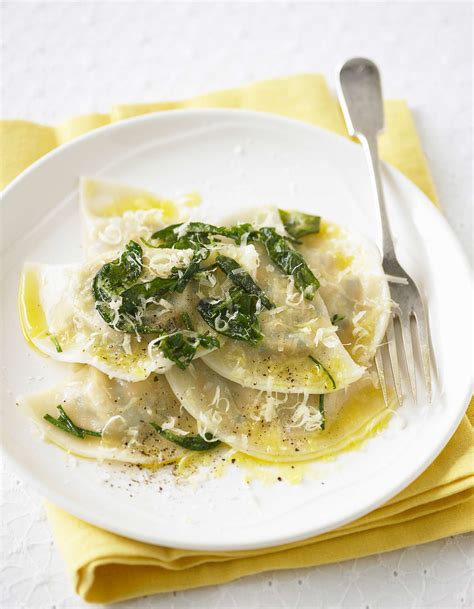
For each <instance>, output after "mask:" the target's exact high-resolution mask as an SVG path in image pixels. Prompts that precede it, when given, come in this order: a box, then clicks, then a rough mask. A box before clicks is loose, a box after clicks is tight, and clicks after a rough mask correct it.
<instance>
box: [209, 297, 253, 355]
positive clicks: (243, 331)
mask: <svg viewBox="0 0 474 609" xmlns="http://www.w3.org/2000/svg"><path fill="white" fill-rule="evenodd" d="M258 300H259V299H258V297H257V296H255V294H248V293H247V292H244V290H242V289H240V288H231V289H230V290H229V293H228V294H227V295H226V297H225V298H222V299H221V300H213V299H208V300H201V301H200V302H199V304H198V306H197V309H198V311H199V313H200V314H201V316H202V318H203V319H204V321H205V322H206V323H207V324H208V325H209V326H210V327H211V328H212V329H213V330H215V331H216V332H219V333H220V334H224V335H225V336H229V337H230V338H234V339H235V340H243V341H246V342H248V343H250V344H251V345H257V344H258V343H259V342H260V341H261V340H262V339H263V334H262V333H261V331H260V324H259V323H258V318H257V307H258Z"/></svg>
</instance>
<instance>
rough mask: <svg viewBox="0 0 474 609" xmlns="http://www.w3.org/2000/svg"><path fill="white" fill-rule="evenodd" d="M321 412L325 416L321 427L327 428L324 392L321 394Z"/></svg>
mask: <svg viewBox="0 0 474 609" xmlns="http://www.w3.org/2000/svg"><path fill="white" fill-rule="evenodd" d="M319 412H320V413H321V416H322V417H323V418H322V420H321V429H325V427H326V412H325V410H324V393H320V394H319Z"/></svg>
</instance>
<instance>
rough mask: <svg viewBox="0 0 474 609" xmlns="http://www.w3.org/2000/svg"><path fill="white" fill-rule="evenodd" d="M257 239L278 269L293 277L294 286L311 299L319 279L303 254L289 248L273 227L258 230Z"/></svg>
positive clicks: (317, 286)
mask: <svg viewBox="0 0 474 609" xmlns="http://www.w3.org/2000/svg"><path fill="white" fill-rule="evenodd" d="M258 240H259V241H261V242H262V243H263V245H264V246H265V249H266V250H267V253H268V255H269V256H270V258H271V259H272V261H273V262H274V263H275V264H276V265H277V267H278V268H279V269H280V271H282V272H283V273H284V274H285V275H289V276H290V277H293V279H294V282H295V286H296V287H297V288H298V289H299V290H301V291H302V292H303V294H304V296H305V298H307V299H308V300H312V299H313V298H314V295H315V294H316V291H317V289H318V288H319V281H318V280H317V279H316V277H315V276H314V275H313V272H312V271H311V269H310V268H309V266H308V265H307V264H306V261H305V259H304V258H303V256H302V255H301V254H300V253H299V252H297V251H296V250H294V249H293V248H291V247H290V246H289V245H288V243H287V241H286V239H285V238H284V237H282V236H281V235H279V234H278V233H277V232H276V230H275V229H274V228H270V227H265V228H261V229H260V230H259V231H258Z"/></svg>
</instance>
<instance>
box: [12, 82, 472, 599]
mask: <svg viewBox="0 0 474 609" xmlns="http://www.w3.org/2000/svg"><path fill="white" fill-rule="evenodd" d="M191 107H193V108H197V107H226V108H247V109H252V110H260V111H265V112H273V113H276V114H282V115H284V116H288V117H292V118H296V119H300V120H303V121H307V122H309V123H312V124H315V125H319V126H321V127H324V128H326V129H330V130H332V131H335V132H337V133H339V134H342V135H347V133H346V131H345V127H344V122H343V119H342V115H341V112H340V108H339V106H338V104H337V101H336V100H335V98H334V97H333V96H332V94H331V93H330V91H329V89H328V87H327V85H326V82H325V80H324V78H323V77H322V76H320V75H311V74H308V75H300V76H293V77H289V78H283V79H278V80H272V81H267V82H260V83H255V84H252V85H249V86H245V87H242V88H239V89H233V90H229V91H222V92H218V93H211V94H207V95H202V96H199V97H195V98H193V99H190V100H187V101H181V102H168V103H157V104H146V105H126V106H117V107H115V108H114V109H113V110H112V113H111V114H110V115H104V114H94V115H88V116H80V117H76V118H72V119H69V120H67V121H65V122H64V123H62V124H61V125H58V126H57V127H47V126H42V125H37V124H34V123H29V122H26V121H3V122H0V136H1V142H2V144H1V146H0V185H1V187H2V188H3V187H4V186H5V185H6V184H8V183H9V182H10V181H11V180H12V179H13V178H14V177H15V176H16V175H18V174H19V173H20V172H21V171H23V170H24V169H25V168H26V167H28V165H30V164H31V163H32V162H33V161H35V160H36V159H38V158H39V157H40V156H42V155H44V154H45V153H47V152H49V151H50V150H52V149H53V148H55V147H56V146H58V145H60V144H62V143H64V142H66V141H68V140H70V139H72V138H74V137H76V136H77V135H79V134H81V133H85V132H86V131H89V130H90V129H94V128H96V127H101V126H103V125H107V124H109V123H110V122H114V121H117V120H122V119H125V118H129V117H132V116H136V115H139V114H144V113H147V112H156V111H162V110H172V109H176V108H191ZM385 110H386V123H387V129H386V132H385V134H384V135H383V136H382V138H381V142H380V148H381V155H382V158H384V159H385V160H386V161H388V162H390V163H392V164H393V165H395V166H396V167H397V168H398V169H399V170H400V171H402V172H403V173H405V175H407V176H408V177H409V178H410V179H411V180H412V181H413V182H415V184H417V186H418V187H419V188H421V190H423V191H424V192H425V193H426V195H427V196H428V197H430V198H431V200H432V201H433V202H434V203H437V201H436V195H435V191H434V187H433V182H432V180H431V176H430V174H429V170H428V167H427V164H426V160H425V157H424V155H423V150H422V148H421V145H420V142H419V140H418V136H417V134H416V130H415V127H414V124H413V120H412V118H411V114H410V111H409V110H408V108H407V106H406V104H405V103H404V102H403V101H388V102H386V105H385ZM473 406H474V403H471V408H470V410H471V415H474V408H473ZM472 421H473V417H472V416H471V418H468V416H465V417H464V419H463V420H462V422H461V425H460V426H459V428H458V430H457V431H456V433H455V434H454V436H453V437H452V439H451V441H450V442H449V443H448V445H447V446H446V448H445V449H444V451H443V452H442V453H441V455H440V456H439V457H438V458H437V459H436V461H435V462H434V463H433V464H432V465H431V466H430V467H429V468H428V469H427V470H426V471H425V472H424V473H423V474H422V475H421V476H420V477H419V478H418V479H417V480H416V481H415V482H413V483H412V484H411V485H410V486H409V487H408V488H407V489H405V490H404V491H403V492H402V493H400V494H399V495H397V497H395V498H394V499H392V501H389V502H388V503H387V504H386V505H384V506H383V507H381V508H379V509H378V510H375V511H374V512H372V513H371V514H369V515H367V516H365V517H364V518H361V519H359V520H357V521H356V522H353V523H351V524H350V525H347V526H345V527H342V528H340V529H338V530H336V531H332V532H331V533H327V534H325V535H320V536H318V537H314V538H311V539H307V540H305V541H302V542H297V543H294V544H289V545H286V546H280V547H275V548H267V549H264V550H254V551H250V552H248V551H247V552H220V553H209V552H194V551H187V550H176V549H173V548H164V547H160V546H152V545H147V544H144V543H140V542H136V541H132V540H130V539H126V538H123V537H120V536H118V535H115V534H113V533H108V532H107V531H103V530H101V529H98V528H96V527H94V526H92V525H90V524H87V523H85V522H83V521H81V520H78V519H77V518H75V517H73V516H71V515H69V514H67V513H65V512H64V511H62V510H60V509H59V508H57V507H55V506H53V505H50V504H48V505H47V512H48V516H49V519H50V522H51V525H52V527H53V531H54V535H55V538H56V541H57V544H58V546H59V549H60V551H61V552H62V554H63V556H64V559H65V561H66V564H67V567H68V569H69V571H70V573H71V576H72V579H73V582H74V586H75V589H76V591H77V593H78V594H80V595H81V596H82V597H83V598H84V599H85V600H87V601H90V602H102V603H106V602H114V601H119V600H123V599H126V598H132V597H136V596H142V595H145V594H147V595H148V594H153V593H157V592H166V591H170V590H181V589H184V588H193V587H197V586H206V585H211V584H219V583H222V582H226V581H230V580H232V579H236V578H238V577H242V576H244V575H249V574H252V573H259V572H262V571H267V570H275V569H289V568H295V567H306V566H312V565H320V564H324V563H330V562H336V561H341V560H345V559H349V558H355V557H360V556H366V555H369V554H373V553H377V552H384V551H388V550H393V549H396V548H401V547H405V546H409V545H415V544H420V543H424V542H427V541H432V540H434V539H440V538H442V537H447V536H449V535H455V534H458V533H464V532H467V531H470V530H472V529H473V524H474V522H473V514H474V497H473V494H472V488H473V480H474V471H473V469H474V468H473V464H474V454H473V446H472Z"/></svg>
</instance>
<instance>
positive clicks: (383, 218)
mask: <svg viewBox="0 0 474 609" xmlns="http://www.w3.org/2000/svg"><path fill="white" fill-rule="evenodd" d="M357 138H358V139H359V141H360V143H361V144H362V148H363V149H364V152H365V155H366V158H367V162H368V165H369V169H370V181H371V183H372V188H373V190H374V194H375V198H376V199H377V202H378V204H379V212H380V224H381V228H382V254H383V259H384V261H385V260H393V259H395V248H394V246H393V239H392V233H391V231H390V224H389V221H388V215H387V207H386V205H385V197H384V194H383V187H382V179H381V177H380V160H379V151H378V144H377V135H362V134H361V133H358V134H357Z"/></svg>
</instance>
